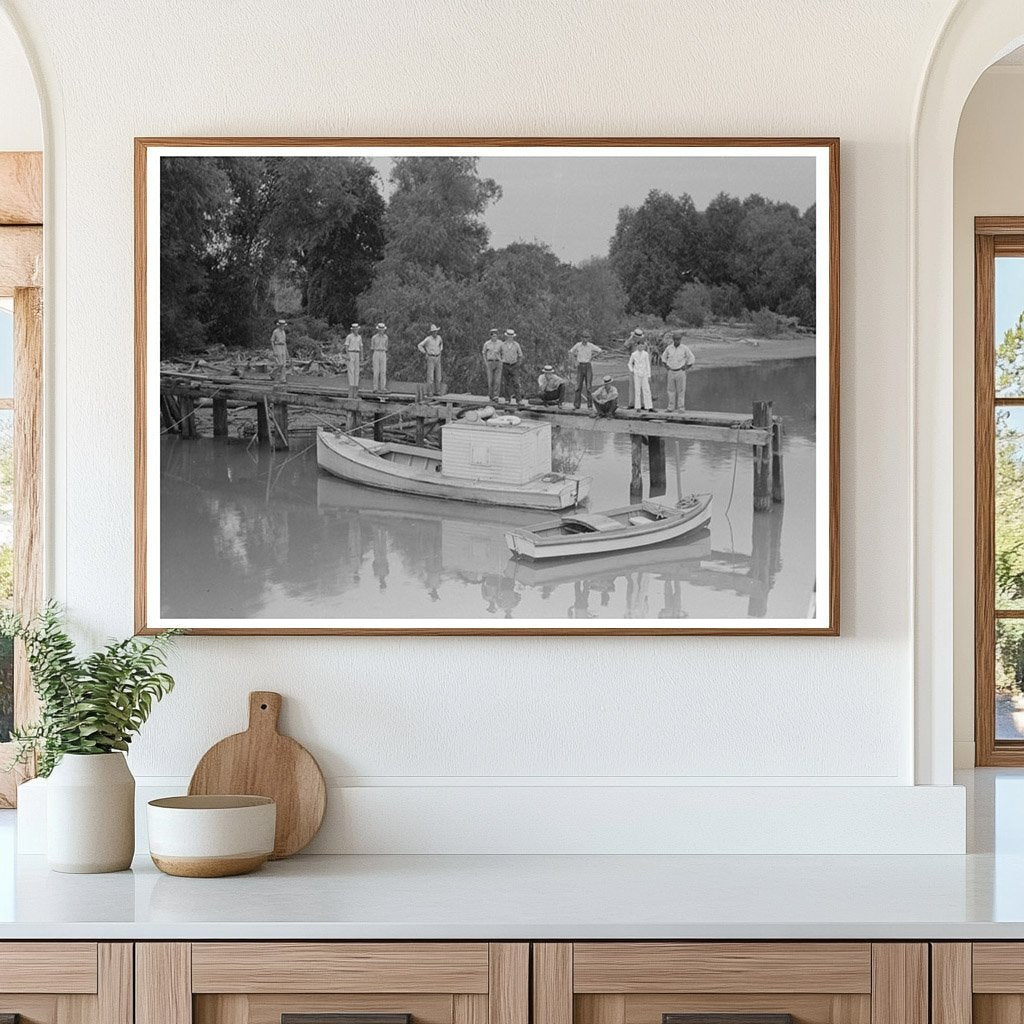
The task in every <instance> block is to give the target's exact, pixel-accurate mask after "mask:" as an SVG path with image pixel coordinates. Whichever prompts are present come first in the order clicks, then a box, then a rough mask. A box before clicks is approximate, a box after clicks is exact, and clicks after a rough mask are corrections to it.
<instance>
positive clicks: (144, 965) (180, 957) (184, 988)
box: [135, 942, 192, 1024]
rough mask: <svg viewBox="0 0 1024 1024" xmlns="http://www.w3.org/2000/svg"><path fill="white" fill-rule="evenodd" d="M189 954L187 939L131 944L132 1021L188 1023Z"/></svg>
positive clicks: (189, 991)
mask: <svg viewBox="0 0 1024 1024" xmlns="http://www.w3.org/2000/svg"><path fill="white" fill-rule="evenodd" d="M191 963H192V955H191V946H190V945H189V943H187V942H140V943H138V944H136V946H135V1024H192V970H191Z"/></svg>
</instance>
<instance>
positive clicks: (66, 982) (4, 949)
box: [0, 942, 97, 995]
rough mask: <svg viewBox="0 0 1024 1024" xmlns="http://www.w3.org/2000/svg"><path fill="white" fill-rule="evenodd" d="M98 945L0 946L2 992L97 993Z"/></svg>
mask: <svg viewBox="0 0 1024 1024" xmlns="http://www.w3.org/2000/svg"><path fill="white" fill-rule="evenodd" d="M96 956H97V954H96V943H95V942H3V943H0V992H61V993H75V994H80V995H81V994H89V993H93V992H95V991H96V984H97V960H96Z"/></svg>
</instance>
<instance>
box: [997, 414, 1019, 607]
mask: <svg viewBox="0 0 1024 1024" xmlns="http://www.w3.org/2000/svg"><path fill="white" fill-rule="evenodd" d="M995 485H996V509H995V548H996V566H995V570H996V571H995V583H996V608H997V609H1004V610H1005V609H1015V608H1024V408H1016V407H1014V408H1009V409H996V473H995Z"/></svg>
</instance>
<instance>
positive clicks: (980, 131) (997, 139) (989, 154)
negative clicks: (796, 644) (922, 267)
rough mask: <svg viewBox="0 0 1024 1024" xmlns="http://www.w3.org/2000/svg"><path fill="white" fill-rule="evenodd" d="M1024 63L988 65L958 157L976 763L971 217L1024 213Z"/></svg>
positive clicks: (961, 611) (968, 632)
mask: <svg viewBox="0 0 1024 1024" xmlns="http://www.w3.org/2000/svg"><path fill="white" fill-rule="evenodd" d="M1022 167H1024V65H1019V64H1017V65H1004V66H997V67H993V68H990V69H989V70H988V71H986V72H985V73H984V74H983V75H982V76H981V78H979V79H978V82H977V84H976V85H975V87H974V89H973V90H972V91H971V95H970V97H969V98H968V100H967V104H966V105H965V106H964V112H963V116H962V117H961V119H960V129H959V132H958V133H957V139H956V158H955V161H954V188H955V193H954V202H955V206H954V211H955V213H954V216H955V219H954V245H955V264H954V274H955V278H954V288H955V290H954V296H953V299H954V318H955V320H954V345H955V360H956V365H957V373H956V375H955V377H954V388H955V394H954V401H953V431H954V438H955V449H954V463H953V475H954V480H953V490H954V502H955V509H954V512H955V522H956V530H955V534H954V539H955V546H954V560H955V561H954V576H955V589H954V606H953V618H954V623H955V626H954V635H953V644H954V647H953V652H954V710H955V719H954V728H955V732H954V737H955V741H956V760H957V765H958V767H969V766H971V765H973V764H974V218H975V217H980V216H987V215H1016V216H1021V215H1024V190H1022V188H1021V168H1022Z"/></svg>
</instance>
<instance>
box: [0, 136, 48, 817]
mask: <svg viewBox="0 0 1024 1024" xmlns="http://www.w3.org/2000/svg"><path fill="white" fill-rule="evenodd" d="M42 194H43V157H42V154H41V153H38V152H24V153H0V298H13V300H14V353H13V355H14V387H13V389H12V390H13V395H11V396H7V395H5V396H2V397H0V408H3V409H12V410H13V411H14V495H13V500H14V517H13V518H14V522H13V527H14V558H13V562H14V594H13V602H12V603H13V605H14V609H15V610H16V611H17V612H18V613H19V614H20V615H21V616H22V617H31V616H32V615H34V614H35V613H36V612H38V611H39V609H40V607H41V605H42V600H43V578H44V576H43V566H44V553H43V540H44V535H43V291H42V283H43V280H42V278H43V228H42V221H43V200H42ZM38 707H39V705H38V701H37V700H36V696H35V692H34V691H33V689H32V683H31V677H30V674H29V671H28V665H27V663H26V660H25V651H24V648H23V646H22V645H21V644H20V643H18V644H16V645H15V652H14V724H15V726H19V725H25V724H26V723H28V722H31V721H33V720H34V719H35V718H36V716H37V713H38ZM14 753H15V747H14V744H13V743H0V807H14V806H15V804H16V802H17V786H18V785H19V784H20V783H21V782H23V781H24V780H25V779H27V778H31V777H32V776H33V775H34V774H35V766H34V765H33V764H29V765H25V766H21V767H19V768H18V769H17V770H16V771H11V772H8V771H3V770H2V769H3V768H5V767H6V766H7V765H8V764H9V763H10V761H11V759H12V758H13V756H14Z"/></svg>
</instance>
